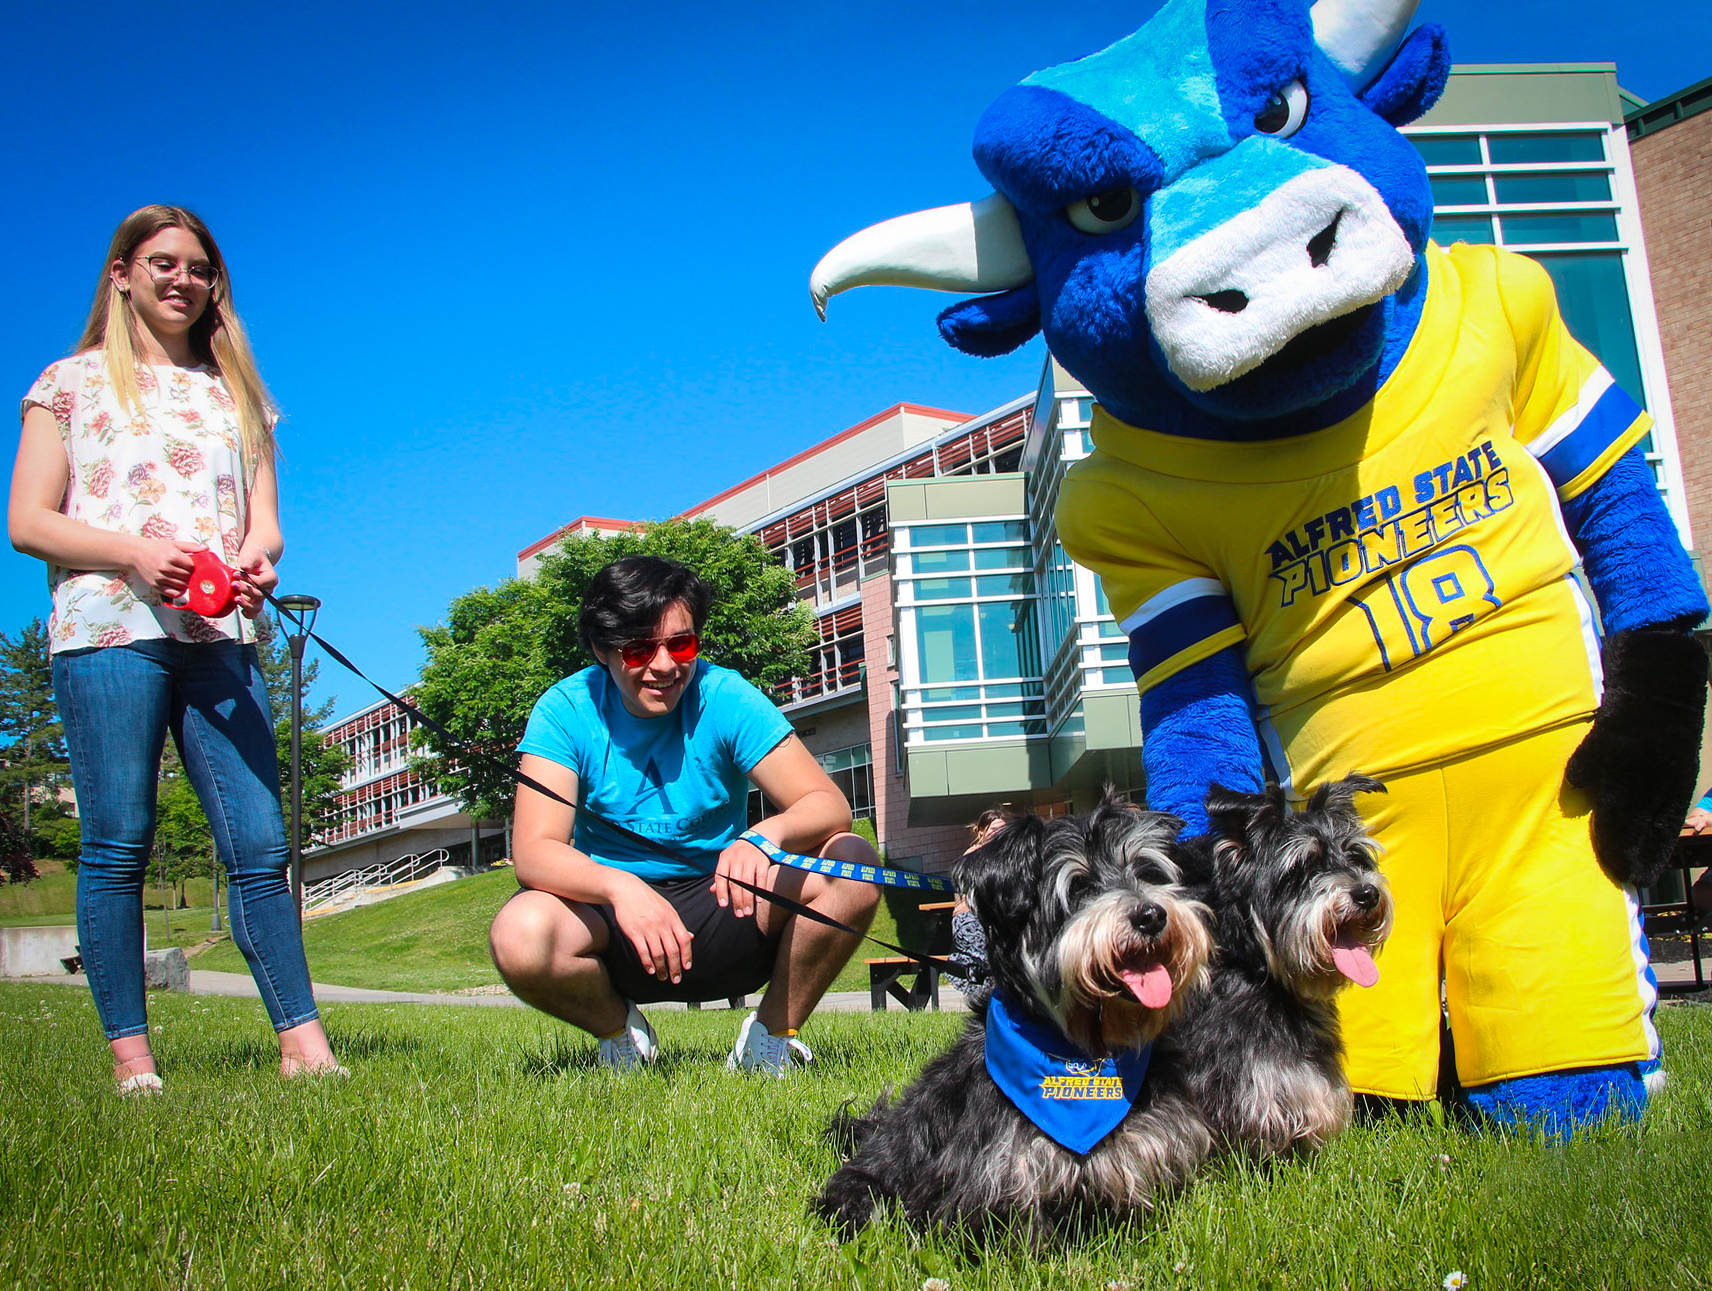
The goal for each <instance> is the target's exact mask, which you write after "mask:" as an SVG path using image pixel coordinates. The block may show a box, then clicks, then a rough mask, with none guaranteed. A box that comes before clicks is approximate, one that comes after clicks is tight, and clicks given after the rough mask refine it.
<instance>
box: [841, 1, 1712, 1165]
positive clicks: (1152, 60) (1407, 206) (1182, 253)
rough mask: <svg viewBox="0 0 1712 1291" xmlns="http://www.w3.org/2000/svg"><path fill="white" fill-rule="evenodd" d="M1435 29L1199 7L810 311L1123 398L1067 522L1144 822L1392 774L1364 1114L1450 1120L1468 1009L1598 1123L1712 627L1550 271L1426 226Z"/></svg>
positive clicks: (1677, 800)
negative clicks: (1061, 370)
mask: <svg viewBox="0 0 1712 1291" xmlns="http://www.w3.org/2000/svg"><path fill="white" fill-rule="evenodd" d="M1413 11H1414V0H1320V3H1318V4H1315V5H1313V6H1312V8H1311V9H1310V8H1309V6H1308V5H1307V3H1305V0H1169V2H1168V3H1167V4H1166V5H1165V6H1164V7H1163V8H1162V9H1160V10H1159V11H1158V13H1156V14H1155V15H1154V16H1153V18H1151V19H1150V20H1149V21H1148V22H1147V23H1146V24H1145V25H1144V26H1143V27H1142V28H1141V29H1140V30H1139V31H1137V32H1136V33H1135V34H1134V35H1132V36H1129V37H1128V38H1126V39H1124V40H1121V41H1119V42H1118V43H1117V44H1115V45H1113V46H1111V47H1110V48H1109V49H1106V50H1103V51H1101V52H1100V53H1097V54H1094V55H1092V56H1090V57H1088V58H1084V59H1081V60H1080V61H1077V62H1073V63H1066V64H1064V65H1062V66H1058V67H1052V68H1048V69H1047V70H1046V71H1043V72H1037V73H1035V74H1034V75H1033V76H1030V77H1028V78H1027V79H1026V80H1024V81H1023V82H1022V83H1021V84H1019V85H1016V86H1014V87H1012V88H1011V89H1009V90H1006V91H1005V92H1004V93H1003V94H1001V95H1000V96H999V97H998V99H997V100H996V101H995V102H994V103H993V104H992V106H991V107H989V108H988V109H987V111H986V113H985V114H984V115H983V117H982V118H981V121H980V124H979V125H978V126H977V128H976V133H975V161H976V164H977V165H978V166H979V167H980V170H981V173H982V174H983V175H984V176H985V177H986V179H987V180H988V182H990V183H991V184H992V185H993V187H994V188H995V189H996V190H997V191H996V192H994V193H993V194H991V195H989V196H987V197H986V198H984V199H982V200H980V201H977V202H974V203H970V204H965V205H961V206H950V207H943V208H940V209H937V210H932V211H925V212H920V213H918V214H914V215H905V216H901V217H899V218H898V219H894V220H888V221H887V222H885V223H883V224H879V225H876V226H874V227H873V228H870V229H866V230H864V231H862V232H860V233H857V234H855V235H854V236H852V237H850V238H849V239H847V240H846V241H844V242H843V243H841V244H840V245H839V246H838V247H836V248H835V249H834V250H833V251H832V252H830V253H829V254H828V255H827V257H826V258H825V259H824V260H823V261H822V262H821V264H820V265H819V266H818V267H817V268H816V270H815V273H814V277H813V281H812V291H813V294H814V298H815V303H816V305H817V307H818V308H820V309H821V311H822V312H823V313H824V310H825V305H826V301H827V299H828V298H829V297H830V296H832V295H834V294H836V293H837V292H840V291H843V290H846V289H848V288H850V287H855V286H861V285H865V284H875V283H889V284H895V285H904V286H915V287H929V288H935V289H938V290H944V291H960V292H973V293H983V294H980V295H978V296H977V297H976V298H974V299H968V300H964V301H962V302H960V303H958V304H955V305H952V306H951V307H950V308H948V309H946V310H945V311H944V312H943V313H942V314H941V315H940V316H939V330H940V333H941V335H942V336H943V337H944V338H945V340H946V341H948V342H949V343H950V344H952V345H954V346H956V347H957V348H958V349H960V350H963V351H966V352H968V353H970V354H976V355H995V354H1002V353H1006V352H1008V351H1010V350H1013V349H1015V348H1016V347H1017V346H1019V345H1021V344H1023V343H1024V342H1025V341H1027V340H1028V339H1029V338H1031V337H1032V336H1034V334H1035V333H1036V332H1044V333H1045V335H1046V340H1047V343H1048V345H1049V346H1050V347H1051V350H1052V353H1053V354H1054V355H1056V356H1057V358H1058V360H1059V361H1060V362H1061V363H1062V364H1063V365H1064V367H1065V368H1067V369H1068V370H1069V371H1070V372H1071V373H1072V374H1073V375H1074V376H1075V377H1076V378H1077V379H1078V380H1080V381H1081V382H1082V383H1083V384H1084V385H1085V386H1086V388H1087V389H1088V390H1089V391H1090V392H1092V393H1093V394H1094V395H1095V396H1096V399H1097V401H1098V405H1099V406H1098V408H1097V409H1096V411H1095V413H1094V424H1093V442H1094V451H1093V454H1092V455H1091V456H1090V457H1088V458H1087V459H1086V460H1084V461H1082V462H1080V463H1078V464H1077V465H1076V466H1075V467H1074V468H1073V469H1072V470H1071V471H1070V473H1069V476H1068V478H1067V480H1066V481H1065V483H1064V486H1063V491H1062V495H1061V499H1060V501H1059V503H1058V517H1057V523H1058V530H1059V534H1060V536H1061V538H1062V540H1063V543H1064V547H1065V549H1066V550H1067V551H1068V552H1069V553H1070V554H1071V556H1073V557H1074V558H1075V559H1076V560H1077V561H1079V562H1080V563H1082V564H1084V565H1086V566H1088V567H1090V568H1091V569H1093V570H1095V571H1096V572H1097V573H1098V574H1099V575H1100V578H1101V579H1102V581H1103V584H1104V587H1105V591H1106V595H1107V597H1108V598H1109V600H1110V602H1111V606H1112V612H1113V614H1114V615H1115V616H1116V617H1117V619H1118V620H1119V621H1120V623H1121V624H1122V626H1123V630H1124V631H1125V632H1126V633H1127V634H1128V637H1129V641H1130V651H1129V657H1130V663H1131V666H1132V667H1133V668H1134V671H1135V677H1136V682H1137V685H1138V687H1139V689H1140V691H1141V717H1142V728H1143V731H1144V734H1145V743H1144V748H1143V753H1142V758H1143V763H1144V767H1145V771H1146V778H1147V796H1148V805H1149V806H1151V807H1153V808H1156V809H1161V810H1165V811H1170V812H1174V813H1176V814H1177V815H1179V816H1182V817H1183V818H1184V819H1185V820H1187V821H1188V822H1190V825H1189V827H1190V828H1191V829H1192V830H1194V829H1199V830H1204V829H1206V827H1207V817H1206V813H1205V809H1204V806H1203V804H1204V802H1205V799H1206V796H1207V792H1208V789H1209V787H1210V786H1212V785H1214V784H1219V785H1223V786H1225V787H1226V788H1229V789H1236V790H1246V791H1258V790H1259V789H1260V788H1261V787H1262V785H1263V783H1264V781H1265V780H1267V779H1268V778H1273V779H1277V780H1278V781H1280V782H1281V783H1283V784H1284V785H1285V787H1286V788H1287V789H1288V788H1290V787H1291V786H1292V785H1294V786H1297V787H1299V789H1300V790H1302V791H1305V790H1307V789H1308V788H1311V787H1312V786H1313V785H1315V784H1320V783H1323V782H1325V781H1328V780H1333V779H1336V778H1338V777H1341V776H1344V775H1346V774H1349V773H1351V772H1357V771H1359V772H1366V773H1368V774H1371V775H1374V776H1377V777H1378V778H1380V779H1381V780H1383V781H1385V783H1386V786H1387V789H1388V792H1387V794H1386V795H1385V797H1384V798H1383V799H1372V800H1370V812H1369V818H1370V820H1371V822H1372V825H1373V827H1374V829H1375V832H1376V833H1377V836H1378V838H1379V839H1380V841H1381V843H1382V844H1383V846H1384V848H1385V856H1386V860H1385V871H1386V873H1387V875H1388V877H1389V880H1390V883H1391V886H1392V891H1393V894H1394V896H1395V898H1396V910H1397V914H1396V923H1395V926H1394V929H1393V932H1392V936H1391V939H1390V942H1389V944H1388V945H1387V947H1386V951H1385V954H1384V956H1383V967H1384V974H1383V980H1381V981H1380V982H1379V983H1378V984H1377V985H1375V986H1373V987H1372V988H1371V989H1369V990H1365V991H1345V992H1343V993H1342V995H1341V996H1340V1001H1341V1003H1340V1008H1341V1013H1342V1022H1343V1032H1344V1038H1345V1042H1346V1045H1347V1050H1348V1056H1347V1066H1348V1072H1349V1076H1350V1080H1351V1083H1352V1085H1353V1086H1354V1088H1355V1089H1356V1090H1357V1091H1358V1092H1360V1093H1363V1094H1368V1095H1373V1096H1377V1097H1381V1098H1392V1099H1404V1100H1422V1099H1428V1098H1431V1097H1433V1096H1434V1094H1435V1092H1436V1089H1437V1086H1438V1073H1439V1062H1440V1043H1441V1042H1440V1017H1441V1010H1440V991H1441V983H1442V990H1443V993H1444V999H1445V1000H1446V1001H1447V1002H1448V1013H1449V1023H1450V1031H1451V1034H1452V1037H1453V1041H1454V1045H1453V1047H1454V1052H1455V1057H1456V1070H1457V1077H1458V1080H1459V1083H1460V1084H1461V1086H1462V1088H1463V1091H1464V1095H1463V1096H1464V1098H1465V1100H1466V1105H1467V1106H1468V1107H1469V1108H1470V1109H1471V1110H1472V1111H1474V1112H1475V1113H1476V1114H1478V1115H1482V1116H1485V1117H1490V1118H1492V1119H1493V1120H1495V1121H1497V1122H1500V1123H1509V1124H1517V1123H1525V1124H1529V1125H1534V1126H1543V1127H1545V1128H1548V1129H1554V1130H1556V1131H1557V1132H1559V1133H1567V1132H1573V1130H1574V1129H1575V1128H1576V1127H1577V1126H1581V1125H1585V1124H1589V1123H1591V1122H1593V1121H1595V1120H1599V1119H1601V1118H1604V1117H1606V1116H1610V1115H1616V1116H1619V1117H1623V1118H1633V1117H1637V1116H1639V1115H1640V1113H1641V1111H1642V1110H1643V1109H1644V1108H1645V1106H1646V1101H1647V1096H1648V1089H1649V1083H1656V1079H1655V1080H1650V1079H1649V1078H1653V1077H1654V1074H1655V1073H1656V1072H1657V1071H1658V1056H1659V1046H1658V1038H1657V1035H1656V1033H1655V1032H1654V1030H1653V1026H1652V1012H1653V1007H1654V1005H1655V1004H1656V1000H1657V986H1656V982H1655V980H1654V978H1653V976H1652V973H1651V970H1650V969H1649V968H1648V966H1647V958H1646V943H1645V940H1644V938H1643V937H1642V935H1641V928H1640V922H1639V915H1638V907H1637V904H1636V900H1635V893H1634V889H1635V887H1636V886H1637V885H1645V884H1647V883H1649V882H1651V881H1652V880H1654V879H1655V878H1656V877H1657V876H1658V874H1659V872H1660V870H1661V868H1662V866H1663V865H1664V863H1665V861H1666V859H1667V857H1668V855H1669V853H1670V849H1671V847H1672V844H1673V842H1674V840H1675V837H1676V834H1677V830H1678V826H1679V825H1680V823H1681V821H1682V818H1683V814H1684V812H1685V811H1686V809H1687V806H1688V803H1689V800H1690V798H1691V797H1692V796H1693V790H1694V787H1695V785H1694V782H1695V777H1696V772H1697V761H1698V755H1699V744H1700V732H1701V722H1702V716H1703V711H1704V707H1705V699H1706V677H1707V666H1706V658H1705V654H1704V652H1703V651H1702V649H1701V647H1700V646H1699V644H1698V643H1697V642H1696V641H1695V640H1694V638H1693V637H1692V635H1691V629H1692V628H1693V627H1694V625H1695V624H1697V623H1699V622H1700V621H1701V620H1702V619H1703V618H1704V617H1705V615H1706V613H1707V603H1706V599H1705V596H1704V594H1703V593H1702V591H1701V588H1700V586H1699V583H1698V582H1697V580H1696V578H1695V576H1694V574H1693V571H1692V569H1691V567H1690V565H1689V563H1688V560H1687V558H1686V556H1685V554H1684V551H1683V548H1682V543H1681V540H1680V538H1679V537H1678V535H1677V532H1676V530H1675V528H1674V527H1673V525H1672V524H1671V521H1670V519H1669V517H1668V516H1667V514H1666V512H1665V510H1664V508H1663V506H1662V505H1661V504H1660V501H1659V497H1658V492H1657V489H1656V487H1655V485H1654V482H1653V477H1652V474H1651V471H1650V470H1649V468H1648V466H1647V464H1646V460H1645V458H1644V456H1643V446H1642V441H1643V439H1644V438H1645V436H1646V434H1647V431H1648V428H1649V426H1650V424H1651V422H1650V420H1649V418H1648V417H1647V415H1646V414H1645V413H1644V412H1642V411H1641V409H1640V408H1639V407H1638V406H1637V405H1636V404H1635V403H1634V401H1633V400H1632V399H1631V398H1630V397H1629V396H1628V395H1627V394H1626V393H1624V391H1623V390H1621V389H1619V388H1618V387H1617V386H1616V385H1614V384H1613V383H1612V380H1611V377H1610V375H1609V374H1608V373H1607V372H1606V371H1605V370H1604V369H1603V368H1602V367H1601V366H1600V365H1599V363H1598V362H1597V361H1596V360H1595V359H1594V358H1593V357H1592V356H1591V355H1590V354H1589V353H1588V352H1587V351H1586V350H1585V349H1583V348H1582V346H1581V345H1579V344H1578V343H1577V342H1576V341H1575V340H1574V338H1572V337H1571V336H1570V334H1569V332H1568V331H1567V330H1566V328H1565V326H1564V323H1563V320H1562V318H1561V316H1560V315H1559V313H1558V308H1557V301H1556V297H1555V294H1554V292H1553V290H1552V285H1551V281H1550V279H1549V278H1548V277H1547V275H1546V273H1545V271H1544V270H1543V269H1542V268H1541V267H1540V266H1539V265H1537V264H1536V263H1534V262H1533V261H1531V260H1528V259H1525V258H1523V257H1521V256H1518V255H1514V254H1510V253H1506V252H1504V251H1502V250H1499V249H1497V248H1495V247H1490V246H1467V245H1456V246H1452V247H1449V248H1446V247H1441V246H1439V245H1437V244H1436V243H1434V242H1432V241H1430V240H1429V239H1428V236H1427V235H1428V231H1429V229H1430V227H1431V224H1432V194H1431V191H1430V189H1429V187H1428V183H1427V175H1426V169H1425V166H1424V165H1423V163H1422V160H1421V157H1420V155H1419V154H1418V153H1417V151H1416V150H1415V149H1414V147H1413V146H1412V145H1411V144H1410V143H1409V142H1408V141H1407V140H1406V139H1405V138H1404V137H1403V136H1402V135H1401V134H1400V133H1398V130H1397V127H1399V126H1402V125H1405V124H1407V123H1408V122H1410V121H1413V120H1414V119H1416V118H1417V117H1419V116H1420V115H1421V114H1422V113H1423V112H1425V111H1426V110H1427V109H1428V108H1429V107H1431V106H1432V104H1433V103H1434V101H1435V100H1436V99H1437V97H1438V95H1439V94H1440V92H1441V91H1442V90H1443V88H1444V84H1445V80H1446V77H1447V76H1448V75H1449V70H1450V60H1449V55H1448V52H1447V49H1446V45H1445V39H1444V33H1443V32H1442V31H1441V30H1440V29H1439V28H1437V27H1435V26H1431V25H1428V26H1423V27H1421V28H1418V29H1417V30H1415V31H1413V32H1410V31H1409V30H1408V27H1409V23H1410V20H1411V18H1412V16H1413ZM1577 564H1580V565H1581V566H1582V568H1583V570H1584V572H1585V576H1586V581H1587V585H1588V586H1589V587H1591V589H1592V593H1593V599H1594V600H1595V601H1596V602H1597V608H1598V616H1597V619H1596V618H1595V615H1594V612H1593V607H1592V606H1590V605H1589V604H1588V603H1587V600H1586V598H1585V597H1584V596H1583V595H1582V592H1581V590H1580V585H1579V584H1578V583H1577V581H1576V580H1575V579H1574V578H1573V577H1572V570H1573V569H1574V567H1575V566H1576V565H1577Z"/></svg>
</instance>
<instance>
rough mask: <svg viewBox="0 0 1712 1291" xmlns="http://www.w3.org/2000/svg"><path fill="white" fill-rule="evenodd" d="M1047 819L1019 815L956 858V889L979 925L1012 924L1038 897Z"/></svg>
mask: <svg viewBox="0 0 1712 1291" xmlns="http://www.w3.org/2000/svg"><path fill="white" fill-rule="evenodd" d="M1045 841H1046V822H1045V821H1044V820H1042V819H1041V818H1040V817H1039V816H1034V815H1029V816H1019V817H1018V818H1017V819H1015V820H1013V821H1012V822H1011V823H1010V824H1008V825H1006V826H1005V827H1004V828H1003V829H1001V830H1000V831H999V832H998V833H997V834H995V835H994V836H993V837H992V839H991V840H990V841H988V842H986V843H983V844H982V845H981V846H980V847H977V848H976V849H975V850H974V851H972V852H970V853H968V854H967V855H965V856H964V857H963V858H962V859H961V860H959V861H958V862H957V868H956V871H955V873H956V878H957V888H958V891H960V892H963V893H965V894H966V895H967V896H968V897H969V901H970V904H971V905H972V906H973V907H974V909H975V914H976V916H977V917H978V918H979V919H980V921H981V924H982V926H983V927H991V926H994V925H1001V926H1012V927H1014V926H1016V925H1019V924H1021V923H1022V922H1023V921H1024V920H1025V919H1026V918H1027V917H1028V912H1029V911H1030V910H1031V909H1032V908H1033V907H1034V905H1035V904H1036V903H1037V902H1038V901H1039V899H1040V885H1041V871H1042V867H1041V860H1042V857H1043V855H1044V853H1045V850H1046V849H1045Z"/></svg>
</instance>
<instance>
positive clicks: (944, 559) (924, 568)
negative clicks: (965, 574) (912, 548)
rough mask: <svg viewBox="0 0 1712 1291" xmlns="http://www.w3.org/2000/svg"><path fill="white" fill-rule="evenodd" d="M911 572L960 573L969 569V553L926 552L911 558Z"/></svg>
mask: <svg viewBox="0 0 1712 1291" xmlns="http://www.w3.org/2000/svg"><path fill="white" fill-rule="evenodd" d="M910 567H911V572H912V573H916V574H948V573H958V572H961V571H962V570H965V569H968V568H969V553H968V552H967V551H924V552H921V553H920V554H919V555H915V556H911V557H910Z"/></svg>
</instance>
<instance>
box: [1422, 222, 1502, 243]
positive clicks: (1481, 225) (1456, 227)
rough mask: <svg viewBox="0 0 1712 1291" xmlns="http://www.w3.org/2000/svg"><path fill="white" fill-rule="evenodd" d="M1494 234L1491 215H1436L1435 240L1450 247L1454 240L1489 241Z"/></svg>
mask: <svg viewBox="0 0 1712 1291" xmlns="http://www.w3.org/2000/svg"><path fill="white" fill-rule="evenodd" d="M1494 240H1495V239H1494V238H1493V236H1492V217H1491V216H1490V215H1434V216H1433V241H1434V242H1437V243H1438V244H1439V245H1440V246H1444V247H1448V246H1449V245H1450V244H1451V243H1452V242H1479V243H1488V242H1492V241H1494Z"/></svg>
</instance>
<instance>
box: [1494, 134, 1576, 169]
mask: <svg viewBox="0 0 1712 1291" xmlns="http://www.w3.org/2000/svg"><path fill="white" fill-rule="evenodd" d="M1486 150H1487V152H1489V153H1491V154H1492V161H1493V163H1494V164H1495V165H1515V164H1518V163H1519V164H1526V163H1528V162H1535V161H1604V160H1605V140H1604V139H1603V138H1602V137H1601V136H1599V135H1597V134H1557V133H1553V134H1493V135H1488V136H1487V137H1486Z"/></svg>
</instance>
